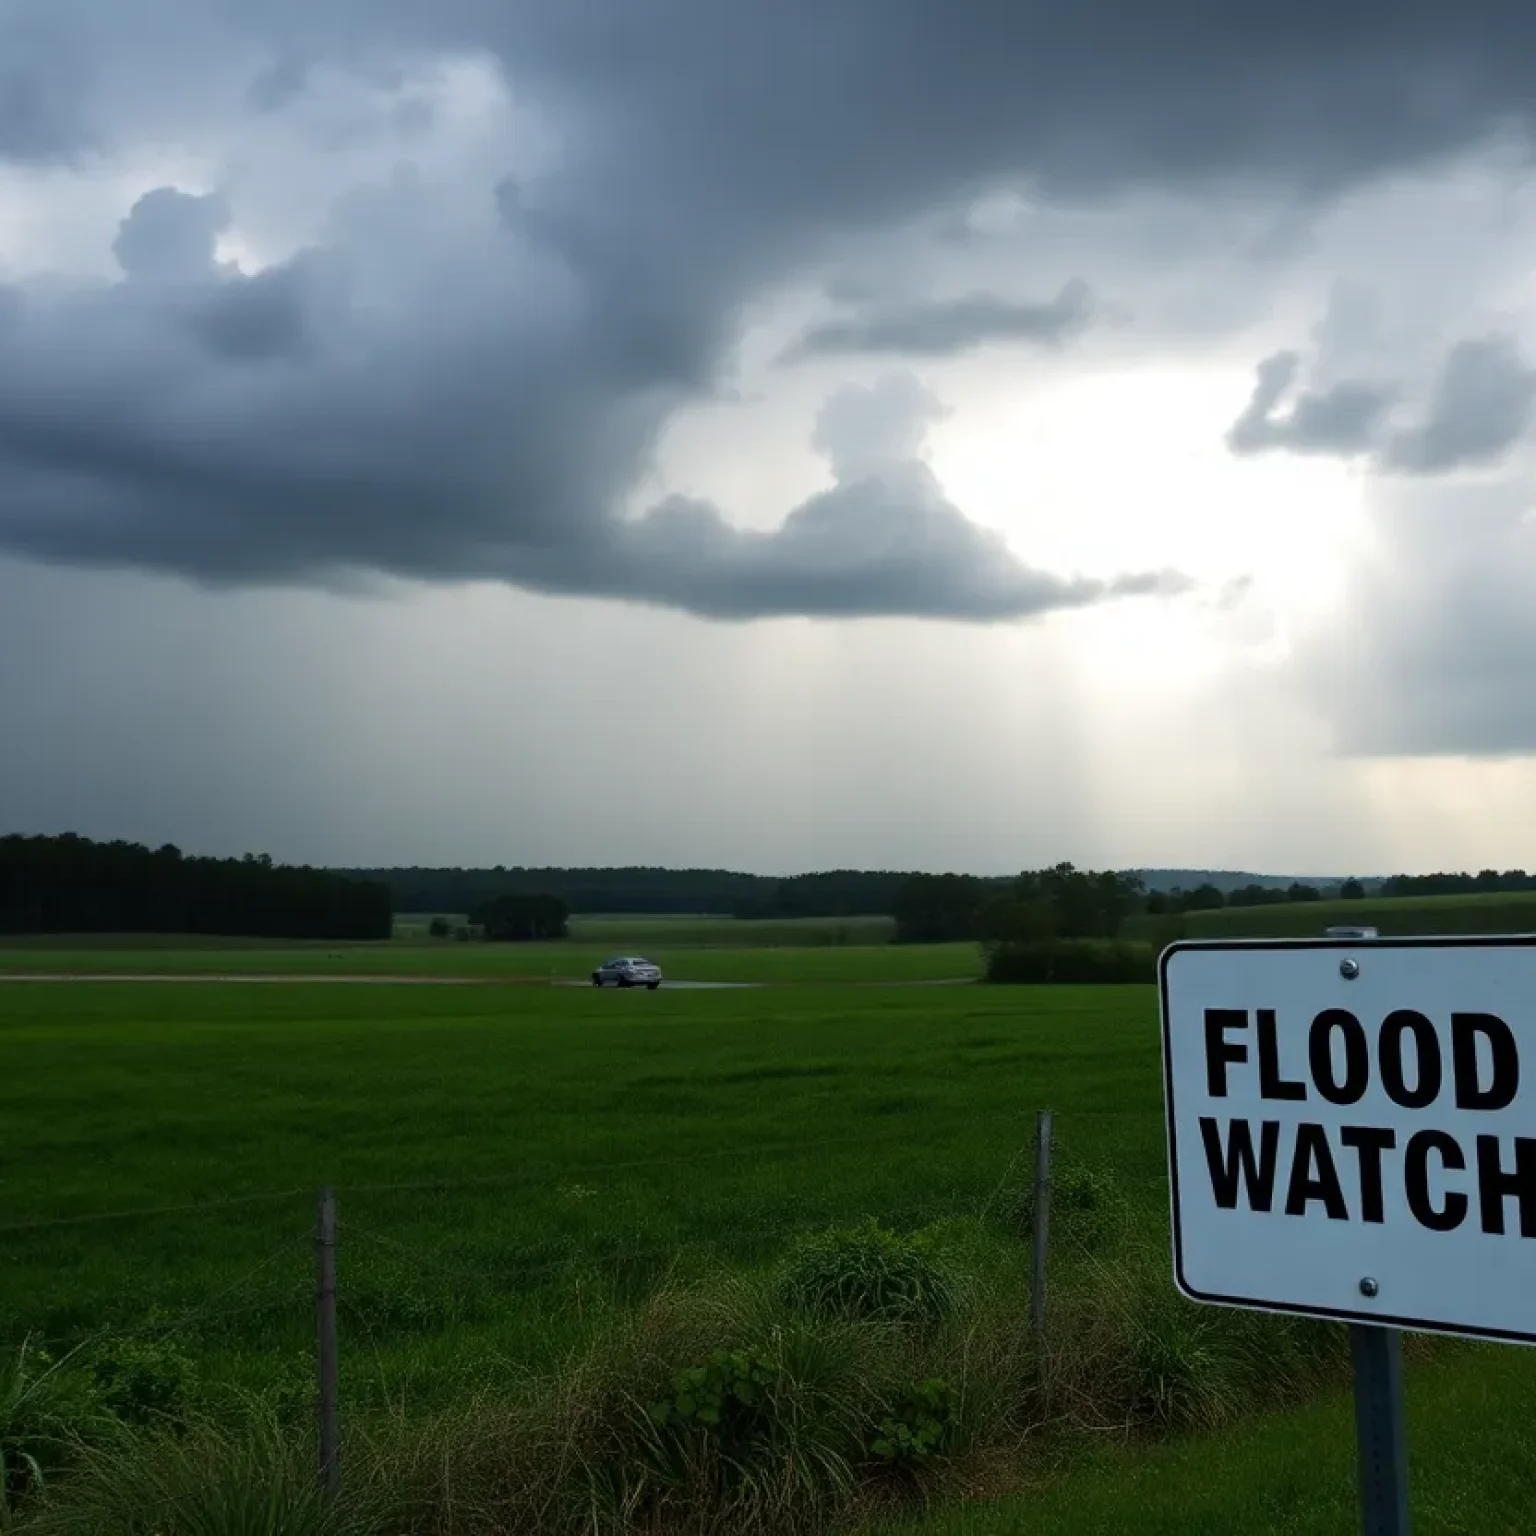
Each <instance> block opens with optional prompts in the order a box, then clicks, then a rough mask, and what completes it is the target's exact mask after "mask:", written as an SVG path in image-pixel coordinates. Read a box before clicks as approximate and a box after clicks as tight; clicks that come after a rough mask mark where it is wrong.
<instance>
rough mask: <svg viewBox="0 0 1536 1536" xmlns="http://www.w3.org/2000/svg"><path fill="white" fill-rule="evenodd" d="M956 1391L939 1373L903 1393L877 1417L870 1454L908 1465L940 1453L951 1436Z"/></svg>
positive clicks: (957, 1396)
mask: <svg viewBox="0 0 1536 1536" xmlns="http://www.w3.org/2000/svg"><path fill="white" fill-rule="evenodd" d="M958 1409H959V1394H958V1393H957V1392H956V1391H955V1389H954V1388H953V1387H952V1386H950V1384H949V1383H948V1382H947V1381H945V1380H944V1379H943V1378H942V1377H939V1376H930V1377H929V1378H928V1379H927V1380H926V1381H923V1382H920V1383H919V1384H918V1385H917V1386H915V1387H912V1388H911V1389H910V1390H908V1391H906V1392H903V1393H902V1394H901V1395H900V1396H899V1397H898V1398H896V1399H895V1401H893V1402H892V1403H891V1405H890V1407H889V1409H888V1410H887V1411H886V1412H885V1413H884V1414H883V1415H882V1416H881V1418H880V1420H879V1423H878V1424H877V1426H876V1434H875V1438H874V1439H873V1440H872V1441H870V1445H869V1451H870V1454H871V1455H872V1456H873V1457H874V1458H875V1459H876V1460H877V1461H884V1462H889V1463H892V1464H894V1465H906V1466H912V1465H916V1464H918V1463H921V1462H925V1461H928V1460H930V1459H931V1458H932V1457H934V1456H937V1455H940V1454H942V1453H943V1452H944V1451H945V1450H946V1449H947V1448H948V1446H949V1444H950V1443H951V1441H952V1440H953V1438H954V1432H955V1424H956V1416H957V1412H958Z"/></svg>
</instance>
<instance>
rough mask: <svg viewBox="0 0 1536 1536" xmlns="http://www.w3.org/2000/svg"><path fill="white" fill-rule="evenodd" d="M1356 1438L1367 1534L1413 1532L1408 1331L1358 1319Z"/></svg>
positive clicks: (1353, 1344) (1354, 1339) (1354, 1338)
mask: <svg viewBox="0 0 1536 1536" xmlns="http://www.w3.org/2000/svg"><path fill="white" fill-rule="evenodd" d="M1349 1346H1350V1353H1351V1354H1352V1355H1353V1356H1354V1364H1355V1440H1356V1442H1357V1444H1358V1446H1359V1453H1360V1530H1361V1533H1362V1536H1408V1533H1409V1529H1410V1526H1409V1520H1408V1443H1407V1434H1406V1428H1405V1423H1404V1418H1405V1415H1404V1411H1403V1350H1402V1334H1401V1333H1399V1332H1398V1330H1397V1329H1396V1328H1378V1327H1376V1326H1375V1325H1374V1324H1373V1323H1353V1324H1351V1325H1350V1330H1349Z"/></svg>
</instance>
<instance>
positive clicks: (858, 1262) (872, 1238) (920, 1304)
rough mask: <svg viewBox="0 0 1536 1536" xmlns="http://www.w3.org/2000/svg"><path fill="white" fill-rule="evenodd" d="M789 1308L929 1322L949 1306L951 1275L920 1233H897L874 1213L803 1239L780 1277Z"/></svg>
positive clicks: (952, 1304)
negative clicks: (866, 1218) (872, 1215)
mask: <svg viewBox="0 0 1536 1536" xmlns="http://www.w3.org/2000/svg"><path fill="white" fill-rule="evenodd" d="M779 1290H780V1294H781V1295H782V1297H783V1299H784V1300H785V1301H786V1302H787V1303H789V1304H790V1305H791V1306H793V1307H798V1308H800V1309H802V1310H804V1311H808V1312H813V1313H818V1314H821V1315H823V1316H840V1317H849V1318H860V1319H864V1320H868V1321H883V1322H891V1323H919V1324H928V1325H933V1324H936V1323H938V1322H939V1321H941V1320H942V1319H943V1318H944V1317H946V1316H947V1315H948V1314H949V1313H950V1312H952V1311H953V1310H954V1308H955V1305H956V1301H957V1298H958V1289H957V1286H956V1283H955V1276H954V1275H953V1273H952V1272H951V1271H950V1270H949V1269H948V1268H947V1267H946V1266H945V1264H944V1263H943V1261H942V1260H941V1259H940V1258H939V1257H938V1256H937V1254H936V1252H935V1247H934V1242H933V1239H932V1238H931V1237H930V1236H929V1235H927V1234H925V1233H921V1232H918V1233H913V1234H903V1233H899V1232H894V1231H892V1230H890V1229H889V1228H887V1227H883V1226H881V1224H880V1223H879V1222H878V1221H876V1220H875V1219H874V1218H873V1217H870V1218H869V1219H868V1220H866V1221H865V1222H863V1223H862V1224H861V1225H859V1226H855V1227H843V1228H833V1229H831V1230H828V1231H825V1232H817V1233H813V1234H812V1235H810V1236H808V1237H805V1238H802V1239H801V1241H800V1242H799V1243H798V1244H797V1245H796V1246H795V1248H794V1249H793V1251H792V1252H791V1253H790V1255H789V1258H788V1260H787V1261H786V1262H785V1265H784V1268H783V1271H782V1273H781V1275H780V1280H779Z"/></svg>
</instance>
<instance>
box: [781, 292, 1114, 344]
mask: <svg viewBox="0 0 1536 1536" xmlns="http://www.w3.org/2000/svg"><path fill="white" fill-rule="evenodd" d="M1092 318H1093V299H1092V295H1091V294H1090V293H1089V291H1088V285H1087V284H1086V283H1084V282H1082V281H1081V280H1074V281H1073V282H1070V283H1068V284H1066V286H1065V287H1063V288H1062V290H1061V292H1060V293H1058V294H1057V295H1056V297H1055V298H1054V299H1050V300H1047V301H1046V302H1043V303H1034V304H1030V303H1018V302H1016V301H1013V300H1009V299H1003V298H999V297H998V296H997V295H996V294H985V293H981V294H971V295H968V296H966V297H965V298H959V299H947V300H941V301H938V302H935V303H927V304H924V303H913V304H908V305H904V306H901V307H889V308H878V309H871V310H868V311H866V312H865V313H863V314H860V315H855V316H850V317H846V318H843V319H838V320H825V321H823V322H822V323H821V324H819V325H814V326H812V327H810V329H809V330H807V331H806V333H805V334H804V335H803V336H802V337H801V338H800V339H799V341H797V342H796V343H795V344H794V345H793V346H792V347H790V348H789V350H788V352H787V353H786V354H785V355H786V359H787V360H793V359H798V358H805V357H835V356H837V355H839V354H845V353H853V354H857V353H904V354H906V355H907V356H910V357H953V356H955V355H956V354H958V353H961V352H969V351H972V350H974V349H975V348H977V347H980V346H985V345H986V344H988V343H989V342H1009V341H1015V342H1028V343H1032V344H1034V345H1036V346H1044V347H1056V346H1060V345H1061V344H1062V343H1063V342H1064V341H1067V340H1069V339H1070V338H1071V337H1073V336H1077V335H1079V334H1080V333H1081V332H1082V331H1084V330H1086V329H1087V327H1088V325H1089V323H1090V321H1091V320H1092Z"/></svg>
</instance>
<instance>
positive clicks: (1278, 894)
mask: <svg viewBox="0 0 1536 1536" xmlns="http://www.w3.org/2000/svg"><path fill="white" fill-rule="evenodd" d="M1338 894H1339V895H1340V896H1342V897H1344V898H1345V899H1348V898H1350V897H1352V896H1364V895H1365V888H1364V887H1363V886H1362V885H1361V884H1360V882H1359V881H1358V880H1346V881H1345V882H1344V883H1343V885H1341V886H1340V887H1339V891H1338ZM1322 899H1323V892H1322V891H1321V890H1320V889H1319V888H1318V887H1317V886H1315V885H1302V884H1301V883H1300V881H1293V882H1292V883H1291V884H1290V885H1288V886H1285V885H1257V884H1253V885H1243V886H1239V887H1238V888H1237V889H1236V890H1233V891H1223V890H1221V889H1220V888H1219V887H1218V886H1215V885H1210V884H1205V885H1197V886H1196V887H1195V888H1194V889H1193V890H1192V891H1181V890H1179V889H1178V888H1177V887H1175V888H1174V889H1173V890H1171V891H1152V892H1150V893H1149V894H1148V896H1147V900H1146V910H1147V911H1148V912H1152V913H1165V912H1213V911H1215V910H1216V909H1218V908H1220V907H1273V906H1281V905H1284V904H1285V903H1287V902H1294V901H1321V900H1322Z"/></svg>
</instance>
